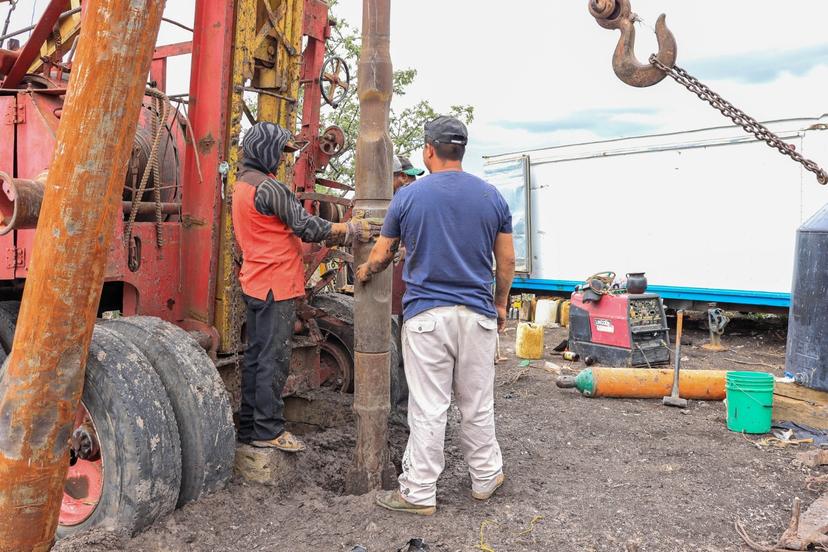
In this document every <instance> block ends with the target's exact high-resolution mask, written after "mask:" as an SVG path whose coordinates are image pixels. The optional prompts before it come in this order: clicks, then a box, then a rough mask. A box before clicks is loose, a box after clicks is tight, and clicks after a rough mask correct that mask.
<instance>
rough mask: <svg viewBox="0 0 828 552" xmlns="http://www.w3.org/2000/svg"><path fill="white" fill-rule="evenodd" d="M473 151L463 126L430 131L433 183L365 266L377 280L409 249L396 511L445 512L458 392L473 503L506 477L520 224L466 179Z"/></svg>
mask: <svg viewBox="0 0 828 552" xmlns="http://www.w3.org/2000/svg"><path fill="white" fill-rule="evenodd" d="M467 142H468V133H467V130H466V126H465V125H464V124H463V123H462V122H460V121H459V120H457V119H455V118H453V117H438V118H437V119H435V120H433V121H431V122H429V123H427V124H426V125H425V148H424V150H423V162H424V163H425V165H426V167H427V168H428V170H429V172H430V173H431V174H430V175H428V176H426V177H424V178H421V179H420V180H419V181H417V183H416V185H413V186H406V187H403V188H401V189H400V190H399V191H398V192H397V194H396V195H395V196H394V199H393V200H392V202H391V206H390V207H389V209H388V214H387V215H386V217H385V224H384V225H383V227H382V232H381V235H380V238H379V239H378V240H377V243H376V244H375V245H374V248H373V249H372V251H371V255H370V257H369V259H368V261H367V262H366V263H364V264H362V265H360V266H359V267H358V269H357V278H358V279H359V280H360V281H361V282H368V281H369V280H370V279H371V276H372V275H373V274H376V273H378V272H380V271H382V270H384V269H385V268H386V267H387V266H388V264H389V263H390V262H391V260H392V259H393V257H394V251H395V250H396V248H397V247H399V246H400V244H402V245H403V246H405V248H406V250H407V254H406V264H405V270H404V280H405V283H406V292H405V297H404V299H403V308H404V310H403V319H404V324H403V330H402V334H403V335H402V342H403V358H404V361H405V373H406V379H407V381H408V387H409V399H408V423H409V428H410V430H411V434H410V437H409V439H408V446H407V447H406V450H405V454H404V456H403V461H402V468H403V473H402V474H401V475H400V478H399V483H400V487H399V489H398V490H395V491H389V492H385V493H381V494H380V495H378V496H377V504H379V505H380V506H382V507H383V508H387V509H389V510H396V511H401V512H409V513H414V514H420V515H431V514H433V513H434V512H435V511H436V504H437V500H436V497H437V479H438V477H439V476H440V473H442V471H443V468H444V466H445V459H444V456H443V445H444V440H445V431H446V421H447V414H448V409H449V406H450V404H451V396H452V391H453V392H454V398H455V401H456V403H457V407H458V408H459V410H460V416H461V420H460V446H461V448H462V450H463V456H464V458H465V460H466V463H467V464H468V466H469V474H470V475H471V482H472V496H473V497H474V498H476V499H478V500H486V499H488V498H489V497H491V496H492V495H493V494H494V492H495V491H496V490H497V489H498V488H499V487H500V486H501V485H502V484H503V482H504V480H505V477H504V475H503V460H502V458H501V453H500V446H499V445H498V443H497V439H496V437H495V424H494V357H495V347H496V342H497V331H498V330H499V329H500V330H502V329H503V326H504V324H505V322H506V308H507V303H508V298H509V289H510V287H511V284H512V279H513V277H514V267H515V252H514V244H513V242H512V217H511V214H510V212H509V207H508V206H507V204H506V201H505V200H504V199H503V197H502V196H501V195H500V193H499V192H498V191H497V189H496V188H495V187H494V186H492V185H491V184H489V183H487V182H485V181H483V180H481V179H480V178H477V177H476V176H473V175H471V174H469V173H466V172H464V171H463V167H462V161H463V156H464V154H465V151H466V144H467ZM492 254H494V257H495V260H496V261H497V272H496V280H497V285H496V289H495V293H494V294H492Z"/></svg>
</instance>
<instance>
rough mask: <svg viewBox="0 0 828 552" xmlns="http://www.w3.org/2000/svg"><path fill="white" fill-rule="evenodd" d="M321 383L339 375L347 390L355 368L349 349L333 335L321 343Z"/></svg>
mask: <svg viewBox="0 0 828 552" xmlns="http://www.w3.org/2000/svg"><path fill="white" fill-rule="evenodd" d="M320 349H321V351H320V355H319V372H320V374H319V383H320V384H324V383H326V382H328V381H330V380H332V379H334V378H336V377H337V376H339V377H340V378H341V380H342V387H343V389H344V390H347V387H348V386H349V385H350V382H351V372H352V370H353V367H352V362H353V361H352V360H351V355H350V353H349V352H348V349H347V348H346V347H345V346H344V345H342V344H341V343H339V342H338V341H337V340H335V339H331V336H328V338H327V339H326V340H325V341H323V342H322V343H321V344H320Z"/></svg>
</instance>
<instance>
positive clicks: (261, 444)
mask: <svg viewBox="0 0 828 552" xmlns="http://www.w3.org/2000/svg"><path fill="white" fill-rule="evenodd" d="M250 446H252V447H256V448H275V449H279V450H283V451H285V452H301V451H303V450H305V443H303V442H302V441H300V440H299V439H297V438H296V436H295V435H294V434H293V433H291V432H290V431H283V432H282V433H281V435H279V436H278V437H276V438H275V439H270V440H269V441H251V442H250Z"/></svg>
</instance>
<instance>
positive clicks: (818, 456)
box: [793, 449, 828, 468]
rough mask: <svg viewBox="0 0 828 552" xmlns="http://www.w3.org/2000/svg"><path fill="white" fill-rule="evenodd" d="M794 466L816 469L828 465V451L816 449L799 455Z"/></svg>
mask: <svg viewBox="0 0 828 552" xmlns="http://www.w3.org/2000/svg"><path fill="white" fill-rule="evenodd" d="M793 462H794V464H797V465H800V466H807V467H809V468H815V467H817V466H826V465H828V450H823V449H816V450H806V451H803V452H800V453H797V455H796V458H794V460H793Z"/></svg>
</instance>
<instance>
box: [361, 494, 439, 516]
mask: <svg viewBox="0 0 828 552" xmlns="http://www.w3.org/2000/svg"><path fill="white" fill-rule="evenodd" d="M376 501H377V505H379V506H382V507H383V508H385V509H386V510H393V511H395V512H406V513H408V514H417V515H418V516H430V515H432V514H433V513H434V512H436V511H437V506H418V505H417V504H411V503H410V502H409V501H407V500H406V499H404V498H403V497H402V495H401V494H400V491H399V490H396V491H383V492H381V493H379V494H378V495H377V499H376Z"/></svg>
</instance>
